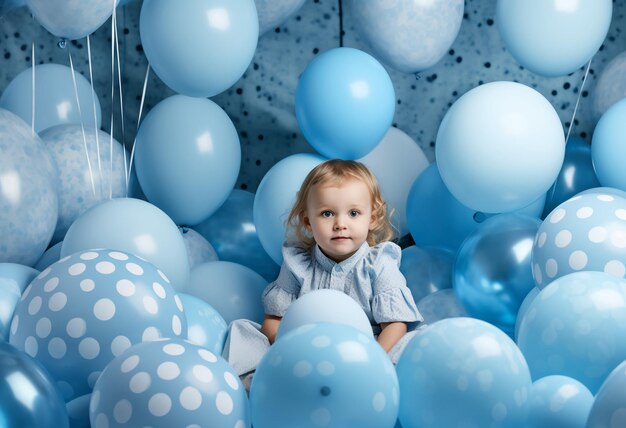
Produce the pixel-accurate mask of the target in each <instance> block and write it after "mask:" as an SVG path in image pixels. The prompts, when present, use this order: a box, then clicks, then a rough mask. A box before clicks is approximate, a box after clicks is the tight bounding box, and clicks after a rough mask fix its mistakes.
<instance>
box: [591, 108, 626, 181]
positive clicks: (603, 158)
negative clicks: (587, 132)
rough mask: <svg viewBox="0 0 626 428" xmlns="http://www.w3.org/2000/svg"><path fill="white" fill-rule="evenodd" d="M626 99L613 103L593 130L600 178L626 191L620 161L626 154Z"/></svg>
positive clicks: (593, 156)
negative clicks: (625, 147)
mask: <svg viewBox="0 0 626 428" xmlns="http://www.w3.org/2000/svg"><path fill="white" fill-rule="evenodd" d="M624 120H626V99H623V100H621V101H619V102H617V103H615V104H613V105H612V106H611V107H610V108H609V109H608V110H607V111H606V113H604V114H603V115H602V117H601V118H600V121H599V122H598V124H597V125H596V128H595V129H594V131H593V139H592V143H591V158H592V159H593V166H594V168H595V170H596V175H597V176H598V180H599V181H600V183H601V184H602V185H603V186H607V187H615V188H617V189H620V190H624V191H626V172H624V168H623V165H622V164H621V163H620V162H619V160H620V159H622V158H623V157H624V156H626V149H624V145H623V143H622V142H623V141H624V138H626V128H625V127H624Z"/></svg>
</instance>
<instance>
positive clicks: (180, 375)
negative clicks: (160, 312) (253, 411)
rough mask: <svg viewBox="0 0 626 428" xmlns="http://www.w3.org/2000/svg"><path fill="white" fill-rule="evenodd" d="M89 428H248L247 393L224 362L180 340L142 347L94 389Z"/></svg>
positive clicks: (108, 369)
mask: <svg viewBox="0 0 626 428" xmlns="http://www.w3.org/2000/svg"><path fill="white" fill-rule="evenodd" d="M89 418H90V421H91V426H92V427H101V426H104V427H110V428H122V427H144V426H152V427H193V426H205V427H237V428H239V427H241V428H250V414H249V409H248V397H247V396H246V391H245V389H244V388H243V385H242V384H241V381H240V380H239V378H238V377H237V374H236V373H235V371H234V370H233V369H232V368H231V367H229V366H228V364H227V363H226V361H224V360H223V359H222V358H221V357H219V356H216V355H215V354H213V353H212V352H210V351H209V350H207V349H204V348H202V347H200V346H197V345H194V344H192V343H189V342H187V341H185V340H182V339H177V338H173V339H166V340H161V341H156V342H148V343H141V344H138V345H135V346H133V347H131V348H130V349H128V350H127V351H126V352H124V353H123V354H121V355H119V356H118V357H117V358H115V359H114V360H113V361H111V362H110V363H109V364H108V365H107V367H106V368H105V369H104V371H103V372H102V375H101V376H100V378H99V379H98V382H97V383H96V386H95V387H94V391H93V394H92V395H91V403H90V406H89Z"/></svg>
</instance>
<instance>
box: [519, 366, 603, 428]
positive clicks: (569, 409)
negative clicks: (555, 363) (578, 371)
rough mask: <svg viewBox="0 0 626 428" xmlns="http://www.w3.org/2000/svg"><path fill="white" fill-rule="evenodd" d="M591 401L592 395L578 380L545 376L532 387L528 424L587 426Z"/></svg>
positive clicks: (568, 427) (560, 427) (559, 427)
mask: <svg viewBox="0 0 626 428" xmlns="http://www.w3.org/2000/svg"><path fill="white" fill-rule="evenodd" d="M592 404H593V394H591V392H590V391H589V389H587V387H586V386H585V385H583V384H582V383H580V382H578V381H577V380H576V379H572V378H571V377H567V376H558V375H555V376H546V377H542V378H541V379H537V380H536V381H535V382H534V383H533V385H532V387H531V388H530V394H529V399H528V418H527V422H526V426H528V427H529V428H531V427H550V428H585V426H586V422H587V417H588V416H589V411H590V410H591V406H592ZM607 426H608V425H607Z"/></svg>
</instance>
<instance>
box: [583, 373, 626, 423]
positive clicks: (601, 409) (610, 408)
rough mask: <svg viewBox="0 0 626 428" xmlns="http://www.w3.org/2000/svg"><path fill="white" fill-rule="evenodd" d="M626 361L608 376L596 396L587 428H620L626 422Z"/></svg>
mask: <svg viewBox="0 0 626 428" xmlns="http://www.w3.org/2000/svg"><path fill="white" fill-rule="evenodd" d="M625 372H626V361H623V362H621V363H620V364H619V365H618V366H617V367H615V368H614V369H613V371H612V372H611V373H610V374H609V375H608V376H607V378H606V379H605V380H604V382H603V383H602V387H600V390H599V391H598V393H597V394H596V397H595V399H594V400H593V405H592V406H591V411H590V412H589V418H588V419H587V425H586V426H587V428H604V427H609V428H618V427H620V426H622V425H624V422H626V419H625V415H624V408H626V395H624V391H626V376H624V373H625Z"/></svg>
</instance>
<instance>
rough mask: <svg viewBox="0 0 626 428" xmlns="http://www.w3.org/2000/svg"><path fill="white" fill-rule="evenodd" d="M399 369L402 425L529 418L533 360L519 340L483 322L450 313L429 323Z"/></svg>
mask: <svg viewBox="0 0 626 428" xmlns="http://www.w3.org/2000/svg"><path fill="white" fill-rule="evenodd" d="M396 369H397V371H398V379H399V380H400V422H401V423H402V427H403V428H417V427H424V428H429V427H432V428H440V427H460V426H476V427H491V428H500V427H502V428H503V427H507V428H508V427H518V426H521V424H522V423H523V422H524V417H525V405H526V401H527V394H528V391H529V389H530V386H531V380H530V373H529V371H528V365H527V364H526V361H525V360H524V356H523V355H522V353H521V352H520V350H519V349H518V348H517V346H516V345H515V343H514V342H513V341H512V340H511V339H510V338H509V337H508V336H507V335H506V334H504V333H503V332H502V331H501V330H499V329H498V328H496V327H494V326H493V325H491V324H488V323H486V322H484V321H480V320H477V319H473V318H449V319H444V320H441V321H438V322H436V323H434V324H432V325H430V326H429V327H428V328H426V329H424V330H422V331H421V332H420V333H418V334H417V336H415V337H414V338H413V339H412V340H411V342H409V344H408V345H407V347H406V349H405V350H404V353H403V354H402V356H401V357H400V360H399V361H398V365H397V367H396ZM451 406H453V407H454V411H452V410H451Z"/></svg>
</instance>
